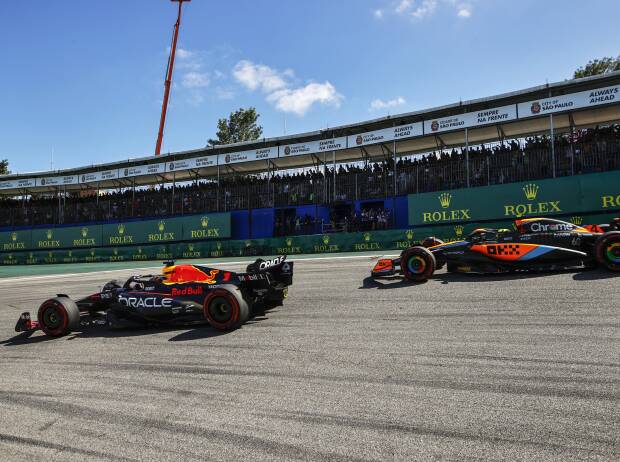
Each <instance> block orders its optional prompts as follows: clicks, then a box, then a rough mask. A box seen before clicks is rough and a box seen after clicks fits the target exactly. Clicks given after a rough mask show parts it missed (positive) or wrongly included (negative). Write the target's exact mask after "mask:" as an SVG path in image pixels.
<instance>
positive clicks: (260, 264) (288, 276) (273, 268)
mask: <svg viewBox="0 0 620 462" xmlns="http://www.w3.org/2000/svg"><path fill="white" fill-rule="evenodd" d="M246 271H247V273H245V274H239V279H240V280H243V279H242V276H248V277H247V278H246V279H248V280H256V279H262V278H261V276H267V278H268V280H269V281H270V283H271V284H272V285H278V286H290V285H292V284H293V262H288V261H286V255H281V256H279V257H276V258H274V259H272V260H262V259H260V258H259V259H257V260H256V261H255V262H254V263H251V264H249V265H248V267H247V269H246ZM253 276H254V277H253Z"/></svg>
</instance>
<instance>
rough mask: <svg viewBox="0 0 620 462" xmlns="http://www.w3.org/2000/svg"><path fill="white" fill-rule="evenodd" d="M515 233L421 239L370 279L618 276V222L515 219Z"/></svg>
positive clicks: (380, 266) (504, 231) (377, 267)
mask: <svg viewBox="0 0 620 462" xmlns="http://www.w3.org/2000/svg"><path fill="white" fill-rule="evenodd" d="M515 229H516V231H512V230H508V229H486V228H482V229H476V230H475V231H473V232H472V233H471V234H470V235H469V236H467V238H465V239H464V240H462V241H456V242H450V243H443V242H441V241H440V240H438V239H435V238H432V237H430V238H427V239H425V240H424V241H423V242H422V245H420V246H414V247H410V248H408V249H406V250H404V251H403V252H402V253H401V255H400V258H397V259H380V260H379V261H378V262H377V264H376V265H375V266H374V268H373V269H372V273H371V275H372V277H374V278H380V277H387V276H393V275H395V274H397V273H398V274H402V275H403V276H404V277H405V278H406V279H408V280H410V281H415V282H422V281H426V280H427V279H428V278H430V277H431V276H432V275H433V273H434V272H435V271H436V270H438V269H440V268H442V267H444V266H446V268H447V270H448V271H449V272H462V273H469V272H474V273H503V272H513V271H520V270H541V271H542V270H559V269H568V268H575V267H586V268H589V267H595V266H599V265H600V266H602V267H605V268H607V269H608V270H610V271H614V272H620V218H616V219H614V220H613V221H612V222H611V223H610V224H606V225H587V226H583V227H582V226H577V225H574V224H572V223H568V222H565V221H560V220H555V219H551V218H529V219H522V220H516V221H515Z"/></svg>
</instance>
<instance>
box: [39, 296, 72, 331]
mask: <svg viewBox="0 0 620 462" xmlns="http://www.w3.org/2000/svg"><path fill="white" fill-rule="evenodd" d="M37 319H38V321H39V327H40V328H41V330H42V331H43V332H45V333H46V334H47V335H49V336H50V337H61V336H63V335H67V334H68V333H70V332H71V331H73V330H75V329H77V328H78V326H79V325H80V310H79V309H78V307H77V305H76V304H75V302H74V301H73V300H71V299H70V298H67V297H56V298H50V299H49V300H46V301H44V302H43V303H42V304H41V306H40V307H39V312H38V313H37Z"/></svg>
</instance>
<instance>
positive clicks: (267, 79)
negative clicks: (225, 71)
mask: <svg viewBox="0 0 620 462" xmlns="http://www.w3.org/2000/svg"><path fill="white" fill-rule="evenodd" d="M282 75H285V74H282ZM233 76H234V77H235V79H237V80H238V81H239V82H240V83H241V84H242V85H243V86H245V87H246V88H248V89H249V90H252V91H254V90H256V89H257V88H259V87H260V88H261V89H262V90H263V91H264V92H272V91H275V90H279V89H281V88H284V87H285V86H286V82H285V81H284V78H283V77H282V76H281V75H280V74H279V73H278V72H277V71H275V70H274V69H271V68H270V67H269V66H265V65H264V64H254V63H253V62H251V61H247V60H243V61H239V62H238V63H237V64H236V65H235V68H234V69H233Z"/></svg>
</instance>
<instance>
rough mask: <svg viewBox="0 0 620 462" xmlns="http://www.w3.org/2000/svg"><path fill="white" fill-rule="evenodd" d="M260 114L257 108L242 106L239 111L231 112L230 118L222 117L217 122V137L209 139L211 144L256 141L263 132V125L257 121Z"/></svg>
mask: <svg viewBox="0 0 620 462" xmlns="http://www.w3.org/2000/svg"><path fill="white" fill-rule="evenodd" d="M259 117H260V115H259V114H258V113H257V112H256V108H253V107H250V108H248V109H243V108H240V109H239V110H238V111H235V112H231V113H230V117H228V119H220V120H218V122H217V133H216V136H217V139H216V140H213V139H210V140H209V144H211V145H217V144H231V143H239V142H242V141H254V140H257V139H258V138H260V137H261V135H262V134H263V127H261V126H260V125H258V124H257V123H256V122H257V121H258V118H259Z"/></svg>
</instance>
